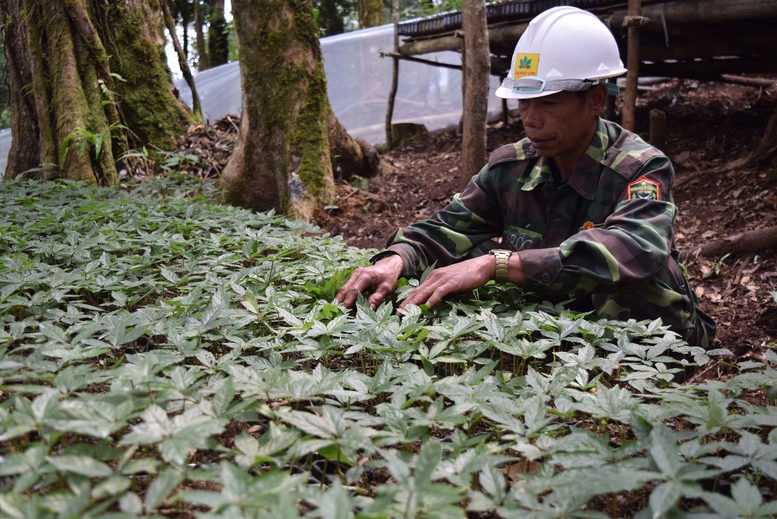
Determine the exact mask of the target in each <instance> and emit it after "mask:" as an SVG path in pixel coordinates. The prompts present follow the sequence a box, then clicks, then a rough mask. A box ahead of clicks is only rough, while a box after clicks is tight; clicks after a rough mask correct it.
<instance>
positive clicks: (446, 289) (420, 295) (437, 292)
mask: <svg viewBox="0 0 777 519" xmlns="http://www.w3.org/2000/svg"><path fill="white" fill-rule="evenodd" d="M437 277H439V276H437ZM437 277H435V276H434V273H432V275H431V276H429V278H428V279H427V280H426V281H425V282H424V283H422V284H421V285H419V286H417V287H416V288H414V289H413V291H412V292H410V294H408V296H407V297H406V298H405V300H404V301H402V304H401V305H399V308H401V309H404V308H405V306H407V305H416V306H421V305H423V304H425V305H427V306H429V307H432V306H434V305H436V304H437V303H438V302H439V301H440V299H442V298H443V297H445V296H446V295H448V294H450V293H451V292H452V291H453V287H451V286H449V285H448V283H447V282H446V281H447V280H446V279H437Z"/></svg>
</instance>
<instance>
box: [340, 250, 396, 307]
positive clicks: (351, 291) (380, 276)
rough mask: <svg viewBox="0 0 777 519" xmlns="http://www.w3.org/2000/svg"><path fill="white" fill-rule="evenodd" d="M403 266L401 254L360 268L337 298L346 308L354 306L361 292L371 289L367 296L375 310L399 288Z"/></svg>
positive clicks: (342, 288)
mask: <svg viewBox="0 0 777 519" xmlns="http://www.w3.org/2000/svg"><path fill="white" fill-rule="evenodd" d="M402 268H403V263H402V257H401V256H399V254H393V255H391V256H389V257H387V258H383V259H382V260H380V261H378V262H377V263H375V264H374V265H372V266H370V267H361V268H358V269H356V270H354V271H353V274H351V277H350V278H349V279H348V281H347V282H346V283H345V285H343V286H342V287H341V288H340V290H339V291H338V292H337V296H335V298H336V299H337V301H338V302H340V303H343V304H344V305H345V307H346V308H352V307H353V305H354V303H355V302H356V298H357V297H358V295H359V294H360V293H361V292H365V291H371V292H372V294H370V296H369V297H368V298H367V302H368V303H369V304H370V308H372V309H373V310H375V309H376V308H378V306H380V304H381V303H382V302H383V300H384V299H385V298H386V296H387V295H389V294H390V293H392V292H393V291H394V290H395V289H396V288H397V281H398V280H399V276H400V275H401V274H402Z"/></svg>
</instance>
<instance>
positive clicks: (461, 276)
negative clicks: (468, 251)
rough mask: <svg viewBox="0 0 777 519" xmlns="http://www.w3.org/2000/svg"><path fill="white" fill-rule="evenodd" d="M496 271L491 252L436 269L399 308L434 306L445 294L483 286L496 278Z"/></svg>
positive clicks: (494, 260) (459, 292) (463, 291)
mask: <svg viewBox="0 0 777 519" xmlns="http://www.w3.org/2000/svg"><path fill="white" fill-rule="evenodd" d="M495 272H496V259H495V258H494V256H492V255H490V254H486V255H484V256H480V257H477V258H473V259H469V260H465V261H462V262H459V263H454V264H453V265H449V266H447V267H442V268H438V269H434V270H433V271H432V272H431V274H429V276H428V277H427V278H426V280H425V281H424V282H423V283H421V284H420V285H418V286H417V287H416V288H414V289H413V291H412V292H410V294H409V295H408V296H407V298H406V299H405V300H404V301H402V304H401V305H400V306H399V308H400V309H403V308H405V306H407V305H409V304H413V305H419V306H420V305H423V304H426V305H428V306H434V305H436V304H437V302H438V301H439V300H440V299H442V298H443V297H445V296H448V295H451V294H462V293H465V292H469V291H471V290H475V289H476V288H480V287H482V286H483V285H485V284H486V283H487V282H488V281H489V280H491V279H493V278H494V274H495Z"/></svg>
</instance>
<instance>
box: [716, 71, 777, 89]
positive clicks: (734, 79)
mask: <svg viewBox="0 0 777 519" xmlns="http://www.w3.org/2000/svg"><path fill="white" fill-rule="evenodd" d="M720 79H722V80H723V81H725V82H726V83H734V84H736V85H745V86H756V87H770V86H774V85H777V79H766V78H761V77H745V76H734V75H731V74H721V75H720Z"/></svg>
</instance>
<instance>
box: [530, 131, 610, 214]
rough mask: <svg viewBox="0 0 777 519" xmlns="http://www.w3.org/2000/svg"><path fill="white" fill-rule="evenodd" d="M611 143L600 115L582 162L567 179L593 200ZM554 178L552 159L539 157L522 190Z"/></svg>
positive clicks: (582, 193) (572, 186) (572, 185)
mask: <svg viewBox="0 0 777 519" xmlns="http://www.w3.org/2000/svg"><path fill="white" fill-rule="evenodd" d="M609 145H610V137H609V135H608V133H607V127H606V126H605V124H604V120H603V119H602V118H601V117H600V118H599V119H598V120H597V123H596V131H595V132H594V136H593V137H592V138H591V142H590V143H589V144H588V148H586V150H585V153H583V156H582V157H581V159H580V162H578V163H577V167H575V170H574V171H573V172H572V174H571V175H570V176H569V178H568V179H567V184H568V185H569V187H571V188H572V189H574V190H575V191H576V192H577V193H578V194H579V195H580V196H582V197H583V198H586V199H588V200H593V198H594V195H595V194H596V186H597V185H598V184H599V173H600V172H601V169H602V164H601V162H602V158H603V157H604V154H605V150H606V149H607V147H608V146H609ZM527 151H529V150H527ZM533 154H534V150H533V149H531V150H530V151H529V153H527V154H526V155H533ZM552 179H553V173H552V171H551V169H550V159H549V158H546V157H538V158H537V162H536V163H535V164H534V167H533V168H532V169H531V171H530V172H529V176H528V178H527V179H526V182H525V183H524V184H523V186H522V187H521V190H523V191H531V190H532V189H534V188H536V187H537V186H539V185H540V184H543V183H545V182H547V181H549V180H552Z"/></svg>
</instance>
